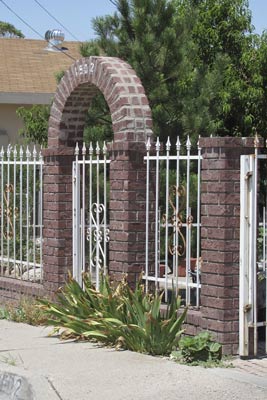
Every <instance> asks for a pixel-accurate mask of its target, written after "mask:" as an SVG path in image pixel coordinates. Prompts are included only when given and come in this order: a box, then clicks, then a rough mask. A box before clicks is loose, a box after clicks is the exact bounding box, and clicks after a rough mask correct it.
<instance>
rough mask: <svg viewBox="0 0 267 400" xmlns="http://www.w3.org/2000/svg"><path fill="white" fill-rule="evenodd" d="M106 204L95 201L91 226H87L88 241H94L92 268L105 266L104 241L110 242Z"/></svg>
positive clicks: (90, 217)
mask: <svg viewBox="0 0 267 400" xmlns="http://www.w3.org/2000/svg"><path fill="white" fill-rule="evenodd" d="M105 213H106V210H105V206H104V204H102V203H100V204H97V203H93V204H92V208H91V212H90V216H89V219H90V221H88V222H89V227H88V228H87V231H86V233H87V236H86V239H87V241H92V242H93V243H94V247H93V249H92V251H93V254H91V258H90V263H91V267H92V268H102V267H105V265H104V264H105V261H106V260H105V251H104V242H106V243H108V242H109V229H108V228H106V226H105V224H104V221H105Z"/></svg>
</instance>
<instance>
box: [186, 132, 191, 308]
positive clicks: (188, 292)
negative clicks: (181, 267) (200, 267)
mask: <svg viewBox="0 0 267 400" xmlns="http://www.w3.org/2000/svg"><path fill="white" fill-rule="evenodd" d="M186 149H187V160H186V167H187V168H186V305H189V304H190V298H191V290H190V286H189V278H190V277H189V271H190V256H191V254H190V251H191V246H190V244H191V243H190V242H191V238H190V232H191V223H190V218H191V208H190V203H189V202H190V150H191V142H190V139H189V137H188V138H187V142H186Z"/></svg>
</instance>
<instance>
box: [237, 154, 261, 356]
mask: <svg viewBox="0 0 267 400" xmlns="http://www.w3.org/2000/svg"><path fill="white" fill-rule="evenodd" d="M260 159H265V160H267V155H261V154H260V155H259V154H258V149H257V148H255V154H253V155H243V156H241V164H240V271H239V284H240V286H239V290H240V292H239V355H240V356H241V357H247V356H249V355H251V351H250V347H251V346H252V348H253V354H254V355H257V354H258V328H259V327H260V326H265V331H266V336H267V324H266V321H267V315H266V318H265V319H266V320H265V322H258V316H257V311H258V310H257V286H258V285H257V279H258V266H257V264H258V263H257V239H258V215H257V210H258V161H259V160H260ZM264 224H265V221H264ZM265 228H266V227H265V226H264V229H265ZM265 241H266V240H264V242H265ZM264 253H265V254H264V263H263V264H264V267H263V268H264V271H265V279H266V278H267V269H266V248H265V252H264ZM266 282H267V279H266ZM266 292H267V284H266ZM251 330H252V332H253V341H252V340H251V341H250V331H251ZM250 342H251V343H250ZM265 352H266V353H267V341H266V340H265Z"/></svg>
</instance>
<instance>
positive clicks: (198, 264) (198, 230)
mask: <svg viewBox="0 0 267 400" xmlns="http://www.w3.org/2000/svg"><path fill="white" fill-rule="evenodd" d="M200 177H201V147H200V146H199V142H198V160H197V254H196V256H197V262H196V270H195V272H196V278H197V280H196V282H197V288H196V306H197V307H199V294H200V293H199V292H200V288H199V285H200V279H199V278H200V194H201V192H200V183H201V182H200Z"/></svg>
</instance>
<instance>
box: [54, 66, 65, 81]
mask: <svg viewBox="0 0 267 400" xmlns="http://www.w3.org/2000/svg"><path fill="white" fill-rule="evenodd" d="M64 74H65V71H64V69H62V70H61V71H58V72H56V73H55V78H56V81H57V84H59V82H60V81H61V79H62V78H63V76H64Z"/></svg>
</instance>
